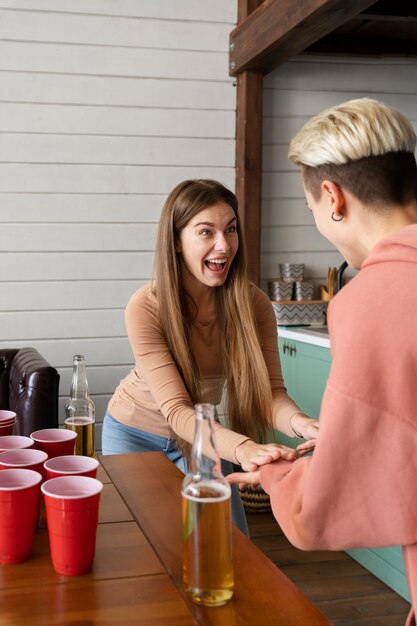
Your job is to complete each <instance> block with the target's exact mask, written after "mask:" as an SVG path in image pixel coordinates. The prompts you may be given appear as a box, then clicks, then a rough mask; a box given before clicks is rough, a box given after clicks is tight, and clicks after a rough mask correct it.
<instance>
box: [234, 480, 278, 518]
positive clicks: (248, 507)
mask: <svg viewBox="0 0 417 626" xmlns="http://www.w3.org/2000/svg"><path fill="white" fill-rule="evenodd" d="M240 497H241V499H242V503H243V508H244V509H245V511H246V513H269V511H270V510H271V502H270V499H269V495H268V494H267V493H265V491H264V490H263V489H262V487H260V486H258V487H251V486H250V485H249V486H248V487H247V488H246V489H245V491H242V492H241V494H240Z"/></svg>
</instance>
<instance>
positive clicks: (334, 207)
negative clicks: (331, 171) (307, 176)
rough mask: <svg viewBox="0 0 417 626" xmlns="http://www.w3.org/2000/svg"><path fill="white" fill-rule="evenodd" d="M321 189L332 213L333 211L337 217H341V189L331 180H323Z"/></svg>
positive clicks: (342, 200) (342, 194)
mask: <svg viewBox="0 0 417 626" xmlns="http://www.w3.org/2000/svg"><path fill="white" fill-rule="evenodd" d="M321 189H322V193H323V195H324V198H325V200H326V201H327V202H328V204H329V209H330V210H331V211H332V213H335V215H336V216H337V217H339V216H342V217H343V215H344V208H345V196H344V193H343V189H342V188H341V187H339V185H337V184H336V183H334V182H333V181H331V180H323V182H322V183H321Z"/></svg>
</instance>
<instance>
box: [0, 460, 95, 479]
mask: <svg viewBox="0 0 417 626" xmlns="http://www.w3.org/2000/svg"><path fill="white" fill-rule="evenodd" d="M0 458H1V455H0ZM97 468H98V461H97V459H94V458H92V457H90V456H81V455H76V454H69V455H68V456H56V457H54V458H53V459H48V460H47V461H45V463H44V469H45V471H46V478H47V480H50V479H51V478H57V477H58V476H90V478H95V477H96V476H97Z"/></svg>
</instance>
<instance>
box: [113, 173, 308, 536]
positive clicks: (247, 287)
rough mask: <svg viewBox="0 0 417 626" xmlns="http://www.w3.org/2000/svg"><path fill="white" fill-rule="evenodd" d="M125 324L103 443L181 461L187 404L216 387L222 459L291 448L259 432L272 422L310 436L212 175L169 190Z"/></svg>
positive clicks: (205, 398) (260, 461)
mask: <svg viewBox="0 0 417 626" xmlns="http://www.w3.org/2000/svg"><path fill="white" fill-rule="evenodd" d="M126 325H127V331H128V336H129V340H130V344H131V346H132V350H133V353H134V355H135V362H136V365H135V369H134V370H132V372H131V373H130V374H129V375H128V376H127V377H126V378H125V379H124V380H122V381H121V383H120V385H119V386H118V388H117V389H116V391H115V393H114V395H113V397H112V399H111V401H110V403H109V407H108V411H107V413H106V416H105V419H104V426H103V453H104V454H117V453H125V452H134V451H136V452H139V451H150V450H160V451H163V452H164V453H165V454H166V455H167V456H168V457H169V458H170V459H171V460H173V461H174V462H175V463H176V464H177V465H179V466H180V467H181V468H182V469H183V470H184V464H183V459H184V452H185V451H186V448H187V444H189V442H191V441H192V438H193V434H194V423H195V421H194V420H195V417H194V404H195V403H197V402H209V403H212V404H215V405H217V404H219V403H220V401H221V399H222V394H223V391H224V390H225V391H226V393H225V396H226V399H227V400H226V414H227V427H226V426H224V425H221V424H220V423H217V424H216V440H217V446H218V449H219V453H220V456H221V457H222V459H224V460H226V461H229V462H232V463H234V464H239V465H241V466H242V468H243V469H245V470H250V469H255V468H257V467H259V466H261V465H264V464H265V463H268V462H271V461H272V460H276V459H278V458H280V457H283V458H286V459H293V458H294V457H295V456H296V453H295V452H294V451H293V450H291V449H289V448H286V447H285V446H280V445H277V444H274V443H263V441H265V438H264V435H265V433H266V431H267V430H268V429H271V428H277V429H279V430H281V431H282V432H284V433H286V434H287V435H292V436H295V434H297V435H298V436H301V437H304V438H305V439H314V438H315V437H316V436H317V421H316V420H311V419H310V418H308V417H307V416H306V415H304V414H303V413H302V412H301V411H300V410H299V409H298V407H297V406H296V405H295V404H294V402H293V401H292V400H291V399H290V398H289V397H288V395H287V392H286V389H285V386H284V382H283V378H282V374H281V367H280V362H279V355H278V345H277V326H276V320H275V315H274V312H273V309H272V306H271V303H270V301H269V299H268V298H267V296H266V295H265V294H264V292H262V291H261V290H260V289H259V288H258V287H256V286H255V285H254V284H252V283H250V282H249V281H248V279H247V274H246V255H245V248H244V242H243V237H242V233H241V226H240V223H239V215H238V206H237V199H236V196H235V195H234V194H233V193H232V192H231V191H229V190H228V189H226V188H225V187H224V186H223V185H221V184H220V183H218V182H216V181H212V180H187V181H184V182H182V183H180V184H179V185H177V186H176V187H175V189H173V191H172V192H171V193H170V194H169V196H168V198H167V200H166V202H165V205H164V208H163V211H162V215H161V219H160V223H159V230H158V238H157V245H156V255H155V280H154V281H153V282H152V283H150V284H148V285H146V286H145V287H142V288H141V289H140V290H139V291H137V292H136V293H135V294H134V295H133V296H132V298H131V299H130V301H129V303H128V306H127V309H126ZM235 521H239V520H238V519H237V518H236V516H235ZM239 525H240V527H241V528H244V529H245V523H244V522H242V520H241V521H240V523H239Z"/></svg>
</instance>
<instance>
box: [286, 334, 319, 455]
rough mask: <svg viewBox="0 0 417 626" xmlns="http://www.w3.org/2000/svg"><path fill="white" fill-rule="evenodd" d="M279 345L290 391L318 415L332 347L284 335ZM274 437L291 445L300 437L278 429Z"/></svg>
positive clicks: (311, 413) (306, 410)
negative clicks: (293, 436) (285, 433)
mask: <svg viewBox="0 0 417 626" xmlns="http://www.w3.org/2000/svg"><path fill="white" fill-rule="evenodd" d="M278 346H279V356H280V359H281V367H282V375H283V377H284V382H285V386H286V388H287V391H288V395H289V396H290V397H291V398H292V399H293V400H294V401H295V402H296V403H297V405H298V406H299V407H300V409H301V410H302V411H303V412H304V413H306V414H307V415H309V416H310V417H318V416H319V414H320V405H321V399H322V396H323V391H324V388H325V386H326V381H327V377H328V375H329V370H330V363H331V359H330V350H329V349H328V348H322V347H320V346H315V345H312V344H309V343H304V342H302V341H294V340H292V339H286V338H284V337H279V339H278ZM275 438H276V441H279V442H280V443H283V444H285V445H287V446H290V447H291V448H294V447H295V446H297V445H298V444H299V443H300V441H301V440H300V439H295V438H292V437H287V436H286V435H283V434H282V433H279V432H278V431H276V433H275Z"/></svg>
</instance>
